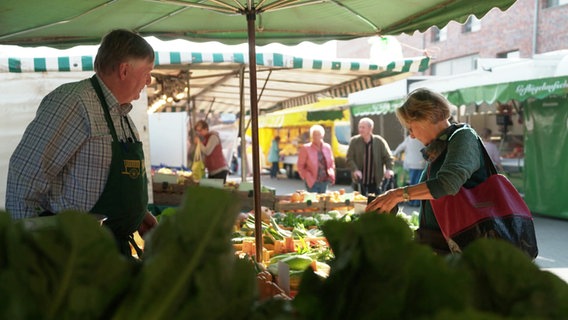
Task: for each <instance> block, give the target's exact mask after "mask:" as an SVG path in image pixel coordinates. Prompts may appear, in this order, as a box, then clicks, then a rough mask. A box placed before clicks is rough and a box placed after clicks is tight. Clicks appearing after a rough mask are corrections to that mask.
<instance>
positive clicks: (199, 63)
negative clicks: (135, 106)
mask: <svg viewBox="0 0 568 320" xmlns="http://www.w3.org/2000/svg"><path fill="white" fill-rule="evenodd" d="M256 60H257V87H258V95H259V101H258V106H259V110H261V111H268V110H272V109H279V108H287V107H290V106H295V105H304V104H309V103H314V102H317V101H318V99H319V98H320V97H346V96H347V94H349V93H351V92H356V91H359V90H363V89H367V88H371V87H376V86H380V85H383V84H386V83H389V82H393V81H396V80H399V79H404V78H406V77H408V76H410V75H412V73H413V72H419V71H424V70H425V69H427V68H428V66H429V62H430V59H429V58H428V57H416V58H408V59H403V60H400V61H392V62H390V63H388V64H386V65H377V64H374V63H372V62H371V61H370V60H368V59H357V60H353V59H350V60H347V59H335V60H314V59H305V58H299V57H293V56H288V55H284V54H280V53H257V54H256ZM93 61H94V55H82V56H56V55H55V56H47V57H10V56H5V55H4V56H0V72H45V71H47V72H49V71H58V72H67V71H92V70H93ZM153 76H154V78H155V81H153V83H152V84H151V85H150V86H149V89H148V96H149V100H150V101H149V102H150V103H149V104H152V103H154V102H158V101H160V99H161V97H162V96H165V98H166V99H167V98H168V97H169V98H171V99H170V101H169V102H168V101H166V102H165V104H154V105H153V106H151V108H152V107H154V108H155V109H154V110H153V111H186V110H187V107H188V103H187V99H186V98H185V97H186V96H187V92H189V100H190V101H193V102H194V103H195V105H196V107H197V108H196V109H197V110H203V111H204V112H209V111H210V110H211V111H213V112H218V113H238V112H239V111H240V100H241V98H240V93H241V89H240V86H241V80H242V85H243V94H244V101H243V102H244V103H245V106H246V105H248V104H249V101H250V99H249V92H250V90H248V86H249V79H248V78H249V72H248V54H247V53H242V52H233V53H210V52H183V51H157V52H156V67H155V70H154V72H153ZM187 87H189V90H188V91H186V89H185V88H187ZM184 92H185V94H184ZM249 109H250V108H246V110H249Z"/></svg>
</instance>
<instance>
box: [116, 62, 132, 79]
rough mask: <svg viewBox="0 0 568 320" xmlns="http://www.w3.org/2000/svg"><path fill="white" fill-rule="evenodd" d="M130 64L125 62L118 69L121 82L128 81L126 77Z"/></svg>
mask: <svg viewBox="0 0 568 320" xmlns="http://www.w3.org/2000/svg"><path fill="white" fill-rule="evenodd" d="M129 68H130V64H129V63H128V62H123V63H121V64H120V65H119V67H118V72H119V77H120V80H124V79H126V75H127V74H128V72H129Z"/></svg>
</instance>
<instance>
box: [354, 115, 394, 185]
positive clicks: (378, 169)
mask: <svg viewBox="0 0 568 320" xmlns="http://www.w3.org/2000/svg"><path fill="white" fill-rule="evenodd" d="M373 127H374V122H373V120H372V119H370V118H362V119H361V120H359V126H358V129H359V134H358V135H356V136H354V137H352V138H351V141H350V142H349V149H348V150H347V165H348V166H349V168H350V169H351V177H352V179H353V183H354V184H355V186H358V187H359V192H361V194H362V195H365V196H366V195H368V194H371V193H373V194H378V193H380V192H381V188H380V186H381V182H382V180H383V177H384V178H386V179H389V178H391V177H392V176H393V175H394V172H393V170H392V169H393V164H394V161H393V156H392V154H391V151H390V148H389V145H388V143H387V141H386V140H385V139H384V138H383V137H381V136H379V135H374V134H373Z"/></svg>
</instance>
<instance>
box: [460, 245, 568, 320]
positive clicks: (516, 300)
mask: <svg viewBox="0 0 568 320" xmlns="http://www.w3.org/2000/svg"><path fill="white" fill-rule="evenodd" d="M454 263H455V265H456V267H457V268H458V269H461V271H462V272H463V273H466V272H467V273H469V274H471V275H473V278H474V280H475V281H474V286H473V292H474V294H473V297H474V298H475V299H474V306H475V308H476V309H478V310H483V311H486V312H494V313H496V314H500V315H503V316H509V317H512V318H514V319H568V304H567V303H566V301H568V286H567V285H566V283H565V282H564V281H563V280H562V279H560V278H558V277H557V276H555V275H553V274H552V273H549V272H546V271H542V270H540V269H539V268H538V266H536V265H535V264H534V263H532V262H531V261H530V259H528V258H527V257H526V255H525V254H524V253H523V252H521V251H520V250H518V249H517V248H516V247H514V246H513V245H511V244H510V243H508V242H506V241H503V240H497V239H479V240H476V241H475V242H473V243H472V244H471V245H469V246H468V247H467V248H466V249H465V250H464V252H463V255H461V256H458V257H457V258H456V259H455V260H454Z"/></svg>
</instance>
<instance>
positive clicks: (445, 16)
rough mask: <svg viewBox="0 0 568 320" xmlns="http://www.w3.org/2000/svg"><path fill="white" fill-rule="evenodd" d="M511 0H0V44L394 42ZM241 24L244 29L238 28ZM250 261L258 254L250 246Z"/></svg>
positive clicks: (253, 105) (256, 176) (254, 113)
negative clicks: (130, 37) (133, 37)
mask: <svg viewBox="0 0 568 320" xmlns="http://www.w3.org/2000/svg"><path fill="white" fill-rule="evenodd" d="M514 2H515V0H492V1H489V0H478V1H471V0H422V1H411V0H399V1H392V0H258V1H252V0H242V1H238V0H91V1H74V0H50V1H36V0H3V1H2V3H1V4H0V30H1V31H0V44H12V45H22V46H40V45H46V46H51V47H59V48H63V47H70V46H75V45H81V44H96V43H98V42H99V41H100V39H101V37H102V36H103V35H104V34H106V33H107V32H108V31H110V30H112V29H116V28H125V29H130V30H133V31H136V32H138V33H140V34H141V35H143V36H156V37H158V38H160V39H162V40H167V39H188V40H192V41H212V40H215V41H220V42H223V43H225V44H235V43H243V42H248V44H249V61H250V64H251V65H256V60H255V59H256V55H255V52H256V51H255V47H256V45H263V44H268V43H271V42H280V43H282V44H297V43H300V42H302V41H313V42H324V41H328V40H347V39H352V38H357V37H365V36H373V35H397V34H400V33H413V32H414V31H417V30H418V31H425V30H426V29H428V28H429V27H431V26H434V25H435V26H438V27H442V26H445V25H446V24H447V23H448V22H449V21H452V20H455V21H458V22H464V21H465V20H466V19H467V18H468V17H469V16H470V15H471V14H474V15H476V16H477V17H481V16H483V15H484V14H485V13H486V12H487V11H489V10H491V9H492V8H495V7H497V8H499V9H501V10H506V9H507V8H509V7H510V6H511V5H512V4H513V3H514ZM245 21H246V23H245ZM249 72H250V76H249V80H250V109H251V112H250V113H251V119H252V142H253V145H254V146H256V147H255V148H253V167H254V170H253V181H254V204H255V205H254V207H255V210H254V211H255V217H256V224H257V225H256V231H257V232H256V240H257V243H262V234H261V224H260V222H261V219H260V170H259V168H260V165H259V150H258V109H257V81H256V68H250V69H249ZM256 249H257V257H261V256H262V254H261V253H262V251H261V250H262V247H261V246H259V245H257V246H256Z"/></svg>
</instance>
